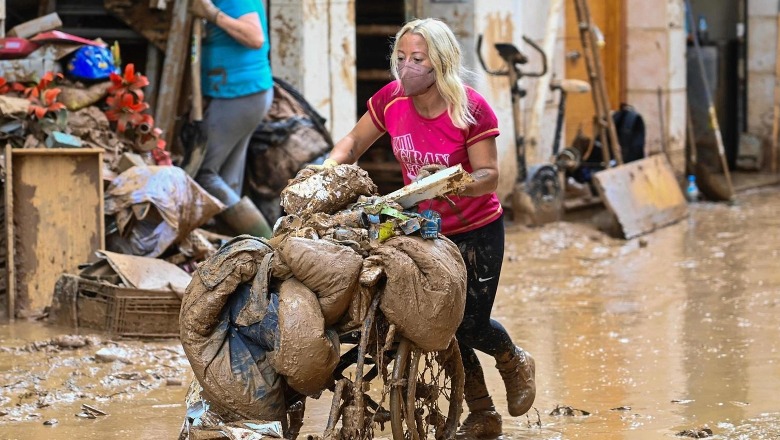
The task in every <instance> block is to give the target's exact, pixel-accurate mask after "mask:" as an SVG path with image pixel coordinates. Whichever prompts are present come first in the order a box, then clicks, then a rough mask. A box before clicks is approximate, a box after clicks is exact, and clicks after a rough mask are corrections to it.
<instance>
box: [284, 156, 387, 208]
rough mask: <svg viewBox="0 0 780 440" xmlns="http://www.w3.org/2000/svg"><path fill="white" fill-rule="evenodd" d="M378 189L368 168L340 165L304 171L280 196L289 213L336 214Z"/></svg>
mask: <svg viewBox="0 0 780 440" xmlns="http://www.w3.org/2000/svg"><path fill="white" fill-rule="evenodd" d="M376 192H377V186H376V184H374V182H373V181H372V180H371V178H370V177H369V176H368V173H367V172H366V171H365V170H363V169H362V168H360V167H359V166H357V165H338V166H336V167H333V168H327V169H325V170H322V171H319V172H314V171H312V170H309V169H303V170H301V172H299V173H298V175H297V176H295V179H292V180H291V181H290V183H289V185H287V187H285V188H284V190H282V193H281V196H280V198H281V205H282V208H284V211H285V212H286V213H287V214H293V215H297V216H299V217H305V216H308V215H311V214H313V213H315V212H324V213H325V214H334V213H336V212H338V211H341V210H342V209H344V208H346V207H347V205H349V204H350V203H354V202H355V200H357V199H358V197H359V196H371V195H374V194H376Z"/></svg>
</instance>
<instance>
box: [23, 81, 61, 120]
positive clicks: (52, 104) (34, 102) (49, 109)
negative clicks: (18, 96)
mask: <svg viewBox="0 0 780 440" xmlns="http://www.w3.org/2000/svg"><path fill="white" fill-rule="evenodd" d="M60 92H61V90H60V89H58V88H53V89H47V90H44V91H43V94H42V95H41V97H40V99H38V98H37V97H35V98H31V99H30V102H31V104H30V108H29V110H28V111H29V112H30V113H31V114H33V115H35V119H38V120H39V121H40V120H41V119H43V118H44V117H46V114H47V113H54V112H58V111H60V110H62V109H64V108H65V104H63V103H61V102H57V96H58V95H59V94H60Z"/></svg>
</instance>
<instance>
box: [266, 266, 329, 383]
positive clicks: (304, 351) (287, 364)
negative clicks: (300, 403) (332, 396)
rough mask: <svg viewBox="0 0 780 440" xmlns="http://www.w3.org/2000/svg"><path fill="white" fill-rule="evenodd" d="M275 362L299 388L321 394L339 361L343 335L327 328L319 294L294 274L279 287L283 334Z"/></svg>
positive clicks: (277, 347)
mask: <svg viewBox="0 0 780 440" xmlns="http://www.w3.org/2000/svg"><path fill="white" fill-rule="evenodd" d="M269 355H270V359H271V365H272V366H273V367H274V369H275V370H276V371H277V372H279V373H280V374H282V375H284V376H285V378H286V380H287V384H288V385H289V386H290V387H292V389H294V390H295V391H297V392H299V393H301V394H304V395H307V396H318V395H319V393H320V392H322V390H323V389H325V385H326V384H327V383H328V381H329V380H331V377H332V375H333V371H334V370H335V368H336V365H337V364H338V362H339V339H338V334H337V333H336V332H335V331H333V330H330V329H328V330H326V329H325V320H324V318H323V316H322V311H321V310H320V305H319V303H318V302H317V297H316V296H315V295H314V293H313V292H312V291H310V290H309V289H307V288H306V286H304V285H303V284H302V283H301V282H300V281H298V280H296V279H295V278H290V279H288V280H286V281H284V282H282V284H281V286H280V287H279V337H278V339H277V345H276V348H275V350H274V352H273V353H270V354H269Z"/></svg>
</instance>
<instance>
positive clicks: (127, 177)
mask: <svg viewBox="0 0 780 440" xmlns="http://www.w3.org/2000/svg"><path fill="white" fill-rule="evenodd" d="M222 209H224V206H223V205H222V203H221V202H220V201H219V200H217V199H216V198H214V197H213V196H212V195H210V194H209V193H207V192H206V191H205V190H204V189H203V188H201V187H200V185H198V184H197V183H195V181H194V180H192V178H191V177H190V176H188V175H187V173H185V172H184V170H182V169H181V168H178V167H170V166H168V167H165V166H148V167H133V168H130V169H129V170H127V171H125V172H123V173H122V174H120V175H119V176H118V177H117V178H115V179H114V180H113V181H112V182H111V185H110V186H109V187H108V189H107V190H106V196H105V208H104V210H105V213H106V215H114V216H116V221H117V226H118V232H119V234H118V235H117V234H114V236H110V237H109V239H108V240H107V243H106V247H107V249H109V250H112V251H116V252H119V253H123V254H130V255H140V256H146V257H153V258H154V257H158V256H160V255H162V253H163V252H164V251H165V250H167V249H168V248H169V247H170V246H171V245H173V244H175V243H178V242H179V241H181V240H183V239H184V238H186V237H187V236H188V235H189V233H190V232H192V231H193V230H194V229H195V228H197V227H200V226H201V225H203V224H204V223H206V222H207V221H208V220H209V219H211V218H212V217H214V215H216V214H217V213H219V212H220V211H221V210H222Z"/></svg>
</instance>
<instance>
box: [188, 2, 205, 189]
mask: <svg viewBox="0 0 780 440" xmlns="http://www.w3.org/2000/svg"><path fill="white" fill-rule="evenodd" d="M202 29H203V22H202V20H201V19H200V18H197V17H196V18H195V19H194V20H193V21H192V48H191V51H192V60H191V61H190V75H191V76H192V80H191V83H192V109H191V110H190V122H189V123H188V124H186V125H184V126H183V127H182V132H181V141H182V144H183V146H184V159H183V160H182V164H181V167H182V168H183V169H184V171H186V172H187V174H189V175H190V177H193V178H194V177H195V175H196V174H197V173H198V169H200V166H201V164H202V163H203V157H204V156H205V155H206V141H207V140H208V138H207V136H206V128H205V127H204V126H203V95H202V94H201V87H200V53H201V50H200V46H201V41H200V40H201V34H202Z"/></svg>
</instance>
